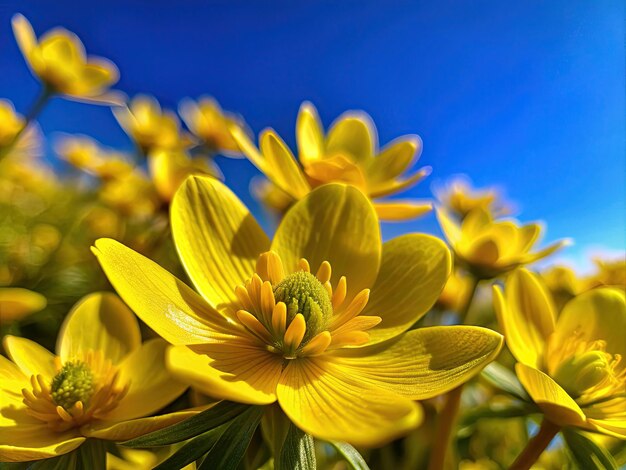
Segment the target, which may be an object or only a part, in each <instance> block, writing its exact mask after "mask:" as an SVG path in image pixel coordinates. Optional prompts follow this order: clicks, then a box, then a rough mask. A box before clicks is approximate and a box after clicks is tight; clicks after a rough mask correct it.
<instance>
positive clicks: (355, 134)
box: [231, 102, 432, 220]
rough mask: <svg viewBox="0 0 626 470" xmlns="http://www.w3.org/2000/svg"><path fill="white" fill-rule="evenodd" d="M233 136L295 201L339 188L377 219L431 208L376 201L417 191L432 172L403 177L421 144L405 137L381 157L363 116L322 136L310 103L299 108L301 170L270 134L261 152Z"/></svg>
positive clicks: (236, 132) (350, 117) (344, 119)
mask: <svg viewBox="0 0 626 470" xmlns="http://www.w3.org/2000/svg"><path fill="white" fill-rule="evenodd" d="M231 132H232V135H233V137H234V138H235V140H236V141H237V143H238V144H239V146H240V148H241V149H242V151H243V152H244V153H245V155H246V156H247V157H248V158H249V159H250V161H251V162H252V163H253V164H254V165H255V166H256V167H257V168H258V169H259V170H261V171H262V172H263V173H264V174H265V176H266V177H267V178H269V180H270V181H271V182H272V183H273V184H274V185H276V186H277V187H278V188H280V189H281V190H282V191H284V192H285V193H287V194H288V195H289V196H290V197H291V198H292V199H293V200H294V201H297V200H299V199H301V198H303V197H304V196H305V195H306V194H308V193H309V192H310V191H311V189H312V188H316V187H317V186H320V185H322V184H325V183H331V182H343V183H348V184H351V185H353V186H356V187H357V188H359V189H360V190H361V191H362V192H363V193H364V194H366V195H367V196H368V197H369V198H370V199H371V200H372V201H373V204H374V208H375V209H376V212H377V213H378V216H379V217H380V218H381V219H385V220H404V219H410V218H414V217H418V216H420V215H422V214H424V213H426V212H428V211H430V210H431V208H432V205H431V204H430V203H429V202H423V201H415V200H392V201H386V200H381V199H380V198H382V197H385V196H389V195H392V194H396V193H399V192H401V191H404V190H405V189H408V188H410V187H411V186H413V185H415V184H416V183H418V182H419V181H420V180H422V179H423V178H424V177H426V176H427V175H428V174H429V173H430V168H429V167H425V168H421V169H420V170H418V171H416V172H414V173H412V174H411V175H408V176H403V175H404V174H405V173H406V172H407V170H408V169H409V167H410V166H411V165H412V163H413V162H414V161H415V160H416V158H417V156H419V153H420V152H421V148H422V142H421V140H420V138H419V137H418V136H416V135H410V136H403V137H400V138H398V139H396V140H395V141H393V142H392V143H390V144H389V145H388V146H386V147H385V148H383V149H382V150H381V151H379V150H378V137H377V134H376V128H375V126H374V123H373V122H372V120H371V118H370V117H369V116H368V115H367V114H365V113H363V112H356V111H349V112H347V113H345V114H344V115H342V116H341V117H339V119H338V120H337V121H336V122H335V123H334V124H333V125H332V126H331V128H330V130H329V131H328V134H327V135H324V130H323V128H322V125H321V122H320V119H319V117H318V115H317V110H316V109H315V107H314V106H313V105H312V104H311V103H308V102H305V103H303V104H302V106H301V107H300V112H299V114H298V121H297V124H296V138H297V142H298V160H299V163H300V164H298V161H296V159H295V158H294V156H293V154H292V153H291V150H289V148H288V147H287V145H286V144H285V143H284V142H283V141H282V139H281V138H280V137H279V136H278V135H277V134H276V132H274V131H273V130H271V129H270V130H266V131H264V132H262V133H261V135H260V136H259V144H260V149H261V150H260V152H259V150H257V148H256V147H255V145H254V143H253V142H252V141H251V140H250V138H249V137H248V136H247V135H246V134H245V133H244V132H243V130H242V129H240V128H238V127H234V128H231ZM261 189H262V188H261ZM269 190H270V191H271V190H272V189H271V187H270V188H269ZM262 200H264V201H265V202H268V203H271V202H272V201H273V200H274V199H273V198H271V197H265V196H263V197H262ZM276 209H277V210H282V209H283V208H282V207H276Z"/></svg>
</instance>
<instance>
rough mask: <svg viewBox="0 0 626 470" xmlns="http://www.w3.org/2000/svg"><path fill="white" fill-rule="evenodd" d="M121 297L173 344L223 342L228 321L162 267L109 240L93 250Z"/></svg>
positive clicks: (99, 241)
mask: <svg viewBox="0 0 626 470" xmlns="http://www.w3.org/2000/svg"><path fill="white" fill-rule="evenodd" d="M92 251H93V252H94V254H95V255H96V257H97V258H98V261H99V262H100V265H101V266H102V269H103V270H104V272H105V273H106V275H107V277H108V278H109V281H110V282H111V284H113V287H115V289H116V290H117V292H118V294H119V295H120V296H121V297H122V298H123V299H124V301H125V302H126V303H127V304H128V306H129V307H130V308H132V309H133V311H134V312H135V313H136V314H137V315H138V316H139V318H141V319H142V320H143V321H144V322H146V323H147V324H148V326H149V327H150V328H152V329H153V330H154V331H156V332H157V333H158V334H159V335H161V336H162V337H163V338H164V339H165V340H166V341H169V342H170V343H173V344H194V343H205V342H207V341H213V340H220V339H222V338H223V337H224V336H225V335H227V334H228V333H229V332H230V331H231V327H230V326H229V325H228V322H227V320H226V318H225V317H223V316H222V315H221V314H220V313H219V312H217V311H215V310H214V309H213V308H212V307H211V306H209V305H208V304H207V303H206V302H205V301H204V300H203V299H202V298H201V297H200V296H199V295H198V294H196V293H195V292H194V291H193V290H191V289H190V288H189V287H188V286H187V285H185V284H184V283H183V282H182V281H180V280H179V279H177V278H176V277H174V276H173V275H172V274H170V273H169V272H167V271H166V270H165V269H163V268H162V267H161V266H159V265H158V264H156V263H155V262H153V261H150V260H149V259H148V258H146V257H144V256H142V255H140V254H139V253H137V252H136V251H133V250H131V249H130V248H128V247H126V246H124V245H122V244H121V243H119V242H117V241H115V240H111V239H109V238H101V239H99V240H97V241H96V246H95V247H94V248H93V249H92Z"/></svg>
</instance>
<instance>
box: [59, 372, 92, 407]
mask: <svg viewBox="0 0 626 470" xmlns="http://www.w3.org/2000/svg"><path fill="white" fill-rule="evenodd" d="M50 388H51V395H52V399H53V400H54V402H55V403H56V404H57V405H59V406H62V407H63V408H64V409H65V410H69V409H71V408H72V407H73V406H74V404H75V403H76V402H78V401H81V402H83V404H87V403H88V402H89V399H90V398H91V395H92V393H93V373H92V372H91V369H89V367H88V366H87V364H85V363H84V362H68V363H67V364H65V365H64V366H63V367H62V368H61V370H60V371H59V373H58V374H57V375H55V376H54V378H53V379H52V385H51V387H50Z"/></svg>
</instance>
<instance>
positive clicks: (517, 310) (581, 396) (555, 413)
mask: <svg viewBox="0 0 626 470" xmlns="http://www.w3.org/2000/svg"><path fill="white" fill-rule="evenodd" d="M495 307H496V312H497V314H498V319H499V322H500V324H501V325H502V327H503V328H504V333H505V336H506V342H507V345H508V346H509V349H510V350H511V352H512V353H513V355H514V356H515V358H516V359H517V361H518V364H517V365H516V367H515V370H516V372H517V376H518V377H519V379H520V381H521V382H522V384H523V385H524V387H525V388H526V390H527V392H528V394H529V395H530V396H531V397H532V399H533V400H534V401H535V403H537V405H539V407H540V408H541V409H542V411H543V413H544V414H545V417H546V419H547V420H549V421H550V422H552V423H554V424H555V425H557V426H561V427H563V426H574V427H579V428H583V429H587V430H591V431H596V432H600V433H604V434H608V435H610V436H614V437H620V438H622V439H624V438H625V437H626V362H625V361H624V355H625V354H626V337H625V336H624V332H625V331H626V301H625V298H624V292H623V291H621V290H619V289H615V288H606V287H601V288H597V289H592V290H590V291H587V292H585V293H583V294H580V295H579V296H577V297H575V298H574V299H573V300H571V301H569V302H568V303H567V304H566V305H565V307H564V308H563V310H562V311H561V313H560V314H559V315H558V318H557V315H556V311H555V307H554V304H553V301H552V298H551V297H550V294H549V291H548V290H547V289H546V288H545V287H544V286H543V285H542V283H541V281H540V278H539V277H538V276H536V275H534V274H531V273H530V272H528V271H526V270H524V269H521V270H518V271H516V272H515V273H513V274H511V275H510V276H509V277H508V278H507V282H506V289H505V292H504V293H502V291H501V290H500V289H499V288H498V287H496V288H495Z"/></svg>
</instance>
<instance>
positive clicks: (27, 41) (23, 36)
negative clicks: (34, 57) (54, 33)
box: [11, 13, 37, 66]
mask: <svg viewBox="0 0 626 470" xmlns="http://www.w3.org/2000/svg"><path fill="white" fill-rule="evenodd" d="M11 26H13V34H14V35H15V40H16V41H17V45H18V46H19V48H20V51H21V52H22V55H23V56H24V58H25V59H26V62H27V63H28V65H29V66H30V54H31V52H32V51H33V49H35V47H37V36H35V31H34V30H33V27H32V26H31V25H30V23H29V22H28V20H27V19H26V18H25V17H24V15H22V14H20V13H17V14H15V15H13V18H12V19H11Z"/></svg>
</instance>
